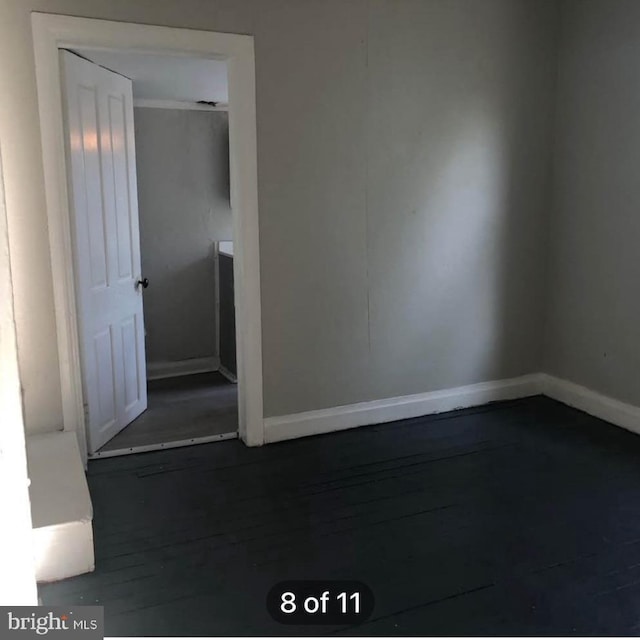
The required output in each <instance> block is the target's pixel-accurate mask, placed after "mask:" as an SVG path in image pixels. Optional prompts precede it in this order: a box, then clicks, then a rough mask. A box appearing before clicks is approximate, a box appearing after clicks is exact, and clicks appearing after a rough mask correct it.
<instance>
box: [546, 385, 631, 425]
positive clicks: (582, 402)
mask: <svg viewBox="0 0 640 640" xmlns="http://www.w3.org/2000/svg"><path fill="white" fill-rule="evenodd" d="M542 393H543V394H544V395H545V396H548V397H549V398H552V399H553V400H558V401H559V402H562V403H563V404H567V405H569V406H570V407H574V408H575V409H579V410H580V411H584V412H585V413H588V414H589V415H591V416H594V417H596V418H600V419H601V420H605V421H606V422H610V423H611V424H614V425H616V426H618V427H622V428H623V429H628V430H629V431H633V432H634V433H638V434H640V407H637V406H635V405H632V404H627V403H626V402H621V401H620V400H615V399H613V398H610V397H609V396H605V395H603V394H601V393H598V392H597V391H592V390H591V389H587V387H583V386H581V385H579V384H575V383H574V382H569V381H568V380H563V379H561V378H557V377H555V376H551V375H547V374H543V375H542Z"/></svg>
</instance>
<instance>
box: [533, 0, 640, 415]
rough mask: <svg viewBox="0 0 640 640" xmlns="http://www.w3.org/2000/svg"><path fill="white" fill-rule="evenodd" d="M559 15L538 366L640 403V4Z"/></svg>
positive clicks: (626, 0) (600, 4)
mask: <svg viewBox="0 0 640 640" xmlns="http://www.w3.org/2000/svg"><path fill="white" fill-rule="evenodd" d="M562 9H563V10H562V46H561V50H560V73H559V80H558V117H557V126H556V134H555V135H556V162H555V171H554V207H553V215H552V218H551V220H552V224H551V227H550V235H549V237H550V240H551V247H552V252H551V271H550V279H549V286H550V297H549V303H548V307H549V324H548V332H547V348H546V354H547V358H546V364H545V368H546V370H548V371H549V373H553V374H555V375H557V376H559V377H561V378H565V379H568V380H570V381H572V382H576V383H578V384H581V385H584V386H586V387H588V388H590V389H593V390H595V391H598V392H600V393H604V394H606V395H608V396H611V397H613V398H617V399H619V400H622V401H625V402H630V403H632V404H635V405H640V384H639V380H640V377H639V372H640V296H638V286H639V282H640V267H639V264H640V262H639V260H640V258H639V255H640V251H639V241H640V209H639V206H638V203H639V202H640V180H639V179H638V167H639V166H640V116H639V113H640V74H639V68H640V67H639V60H640V3H638V2H634V1H633V0H598V1H594V0H579V1H575V2H573V1H570V2H565V3H563V5H562Z"/></svg>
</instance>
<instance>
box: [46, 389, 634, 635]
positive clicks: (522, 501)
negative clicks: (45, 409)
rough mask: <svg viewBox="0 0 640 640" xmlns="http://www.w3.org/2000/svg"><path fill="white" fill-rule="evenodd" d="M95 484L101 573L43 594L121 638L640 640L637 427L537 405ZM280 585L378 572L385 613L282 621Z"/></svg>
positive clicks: (152, 459)
mask: <svg viewBox="0 0 640 640" xmlns="http://www.w3.org/2000/svg"><path fill="white" fill-rule="evenodd" d="M88 479H89V487H90V491H91V495H92V498H93V505H94V513H95V515H94V532H95V549H96V570H95V572H94V573H92V574H87V575H84V576H80V577H77V578H73V579H70V580H66V581H63V582H59V583H56V584H50V585H43V586H41V589H40V592H41V596H42V599H43V601H44V604H46V605H54V604H56V605H58V604H60V605H62V604H100V605H104V614H105V624H106V627H105V633H106V635H108V636H118V635H128V636H135V635H154V636H165V635H181V636H189V635H210V636H215V635H274V634H275V635H289V634H295V635H324V634H344V635H382V634H383V635H412V634H421V635H549V634H551V635H572V634H578V635H591V634H599V635H625V634H634V635H636V634H638V633H639V632H640V626H639V624H640V436H637V435H634V434H632V433H629V432H627V431H624V430H623V429H619V428H616V427H613V426H611V425H608V424H606V423H604V422H602V421H600V420H597V419H595V418H591V417H589V416H587V415H586V414H584V413H581V412H579V411H576V410H574V409H570V408H568V407H566V406H564V405H562V404H559V403H557V402H554V401H552V400H550V399H547V398H544V397H534V398H529V399H524V400H518V401H511V402H505V403H499V404H493V405H488V406H486V407H481V408H478V409H467V410H461V411H455V412H451V413H447V414H441V415H436V416H430V417H425V418H419V419H413V420H407V421H403V422H396V423H391V424H386V425H380V426H372V427H363V428H360V429H353V430H350V431H344V432H340V433H334V434H328V435H322V436H315V437H310V438H304V439H300V440H292V441H288V442H283V443H278V444H273V445H268V446H265V447H259V448H247V447H245V446H244V445H243V444H242V443H241V442H240V441H237V440H231V441H227V442H221V443H216V444H207V445H201V446H196V447H187V448H183V449H172V450H167V451H160V452H156V453H146V454H140V455H132V456H125V457H121V458H111V459H104V460H94V461H91V462H90V463H89V472H88ZM287 579H315V580H321V579H348V580H360V581H362V582H365V583H366V584H367V585H368V586H369V587H370V588H371V590H372V591H373V593H374V595H375V608H374V611H373V614H372V616H371V618H370V619H369V620H368V621H367V622H366V623H364V624H362V625H360V626H357V627H348V626H343V627H336V626H307V627H303V626H283V625H280V624H278V623H276V622H275V621H273V620H272V619H271V618H270V616H269V614H268V612H267V610H266V607H265V599H266V595H267V593H268V592H269V590H270V589H271V587H272V586H273V585H275V584H276V583H278V582H280V581H282V580H287Z"/></svg>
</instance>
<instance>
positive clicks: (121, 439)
mask: <svg viewBox="0 0 640 640" xmlns="http://www.w3.org/2000/svg"><path fill="white" fill-rule="evenodd" d="M147 398H148V409H147V410H146V411H145V412H144V413H143V414H142V415H141V416H140V417H139V418H137V419H136V420H134V421H133V422H132V423H131V424H130V425H129V426H128V427H125V428H124V429H123V430H122V431H121V432H120V433H119V434H118V435H117V436H116V437H115V438H113V439H112V440H110V441H109V442H107V444H106V445H104V447H102V449H100V453H107V452H111V451H116V450H126V449H129V448H133V447H141V446H149V445H156V444H160V443H171V442H175V441H177V440H189V439H191V438H202V437H206V436H217V435H221V434H228V433H235V432H237V431H238V387H237V385H235V384H232V383H231V382H229V381H228V380H227V379H226V378H225V377H224V376H222V375H221V374H220V373H217V372H213V373H199V374H195V375H190V376H180V377H178V378H165V379H163V380H151V381H149V382H148V383H147Z"/></svg>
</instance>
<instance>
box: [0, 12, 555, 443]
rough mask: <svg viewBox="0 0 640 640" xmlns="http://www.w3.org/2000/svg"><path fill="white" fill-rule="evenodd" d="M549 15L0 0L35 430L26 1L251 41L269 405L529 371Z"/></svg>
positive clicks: (37, 215)
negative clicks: (248, 37)
mask: <svg viewBox="0 0 640 640" xmlns="http://www.w3.org/2000/svg"><path fill="white" fill-rule="evenodd" d="M556 9H557V6H556V3H555V2H553V1H545V0H481V1H479V0H447V1H441V0H305V1H304V2H300V0H209V1H208V2H200V1H199V0H167V1H165V2H156V1H155V0H109V1H106V0H90V1H88V0H3V2H2V3H0V73H1V74H2V100H1V101H0V137H1V138H2V140H3V148H4V149H5V171H6V175H5V178H6V185H7V209H8V216H9V223H10V224H9V227H10V229H9V231H10V238H11V243H12V255H11V257H12V265H13V273H14V280H15V283H14V284H15V291H16V317H17V324H18V327H17V328H18V346H19V353H20V368H21V375H22V382H23V388H24V402H25V414H26V421H27V425H28V430H29V431H31V432H39V431H47V430H51V429H56V428H59V427H60V425H61V422H62V415H61V390H60V380H59V377H58V355H57V348H56V331H55V315H54V306H53V285H52V278H51V268H50V258H49V255H50V254H49V239H48V232H47V218H46V210H45V199H44V179H43V171H42V155H41V144H40V133H39V117H38V107H37V95H36V81H35V69H34V61H33V45H32V37H31V25H30V12H31V11H32V10H36V11H38V10H39V11H47V12H60V13H68V14H72V15H78V16H86V17H92V18H106V19H111V20H120V21H132V22H140V23H150V24H162V25H169V26H176V27H190V28H196V29H211V30H216V31H229V32H234V33H247V34H253V35H254V36H255V55H256V91H257V133H258V189H259V194H258V195H259V210H260V211H259V215H260V273H261V292H262V313H263V318H262V338H263V367H264V407H265V415H266V416H275V415H282V414H289V413H293V412H298V411H306V410H311V409H321V408H324V407H333V406H336V405H343V404H348V403H353V402H359V401H366V400H373V399H377V398H386V397H390V396H398V395H404V394H411V393H417V392H426V391H431V390H435V389H442V388H448V387H455V386H458V385H465V384H470V383H475V382H481V381H486V380H495V379H499V378H506V377H510V376H516V375H519V374H523V373H529V372H533V371H538V370H539V368H540V366H541V364H542V362H541V352H542V349H541V346H542V326H543V305H542V301H543V297H544V283H545V277H546V273H545V264H546V255H545V244H546V242H545V238H546V235H545V233H546V224H547V213H548V197H549V188H548V187H549V185H548V179H549V159H550V144H551V140H550V132H551V126H550V125H551V112H552V108H553V98H554V96H553V90H554V81H555V75H556V73H555V72H556V23H557V11H556ZM34 282H37V283H38V286H33V283H34ZM152 286H153V285H152Z"/></svg>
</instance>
